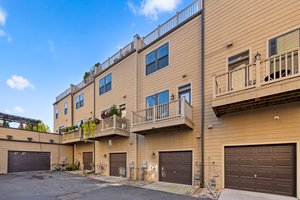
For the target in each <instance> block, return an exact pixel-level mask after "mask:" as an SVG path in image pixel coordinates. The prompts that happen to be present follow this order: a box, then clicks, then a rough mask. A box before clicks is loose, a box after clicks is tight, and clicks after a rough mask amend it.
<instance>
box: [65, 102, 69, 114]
mask: <svg viewBox="0 0 300 200" xmlns="http://www.w3.org/2000/svg"><path fill="white" fill-rule="evenodd" d="M64 114H65V115H66V114H68V103H67V102H66V103H65V104H64Z"/></svg>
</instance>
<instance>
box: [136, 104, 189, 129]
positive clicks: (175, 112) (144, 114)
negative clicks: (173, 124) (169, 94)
mask: <svg viewBox="0 0 300 200" xmlns="http://www.w3.org/2000/svg"><path fill="white" fill-rule="evenodd" d="M176 117H186V118H188V119H189V120H190V121H192V118H193V113H192V107H191V105H190V104H189V103H188V102H187V101H186V100H185V98H182V99H178V100H175V101H171V102H168V103H164V104H161V105H157V106H153V107H150V108H146V109H143V110H139V111H136V112H133V113H132V125H133V126H135V125H139V124H144V123H155V122H158V121H162V120H167V119H172V118H176Z"/></svg>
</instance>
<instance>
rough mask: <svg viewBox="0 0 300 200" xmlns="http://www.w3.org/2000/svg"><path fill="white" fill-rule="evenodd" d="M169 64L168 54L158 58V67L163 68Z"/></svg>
mask: <svg viewBox="0 0 300 200" xmlns="http://www.w3.org/2000/svg"><path fill="white" fill-rule="evenodd" d="M168 64H169V56H166V57H163V58H161V59H159V60H158V69H161V68H164V67H166V66H168Z"/></svg>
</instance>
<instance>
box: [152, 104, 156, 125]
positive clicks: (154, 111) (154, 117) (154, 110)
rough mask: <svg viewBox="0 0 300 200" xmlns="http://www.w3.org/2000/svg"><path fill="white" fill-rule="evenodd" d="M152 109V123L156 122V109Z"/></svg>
mask: <svg viewBox="0 0 300 200" xmlns="http://www.w3.org/2000/svg"><path fill="white" fill-rule="evenodd" d="M152 108H153V111H152V113H153V119H152V120H153V122H155V121H156V108H157V107H156V106H153V107H152Z"/></svg>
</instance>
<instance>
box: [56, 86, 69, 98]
mask: <svg viewBox="0 0 300 200" xmlns="http://www.w3.org/2000/svg"><path fill="white" fill-rule="evenodd" d="M70 93H71V88H68V89H66V90H65V91H64V92H63V93H61V94H60V95H58V96H57V97H56V101H60V100H61V99H63V98H65V97H66V96H68V95H69V94H70Z"/></svg>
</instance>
